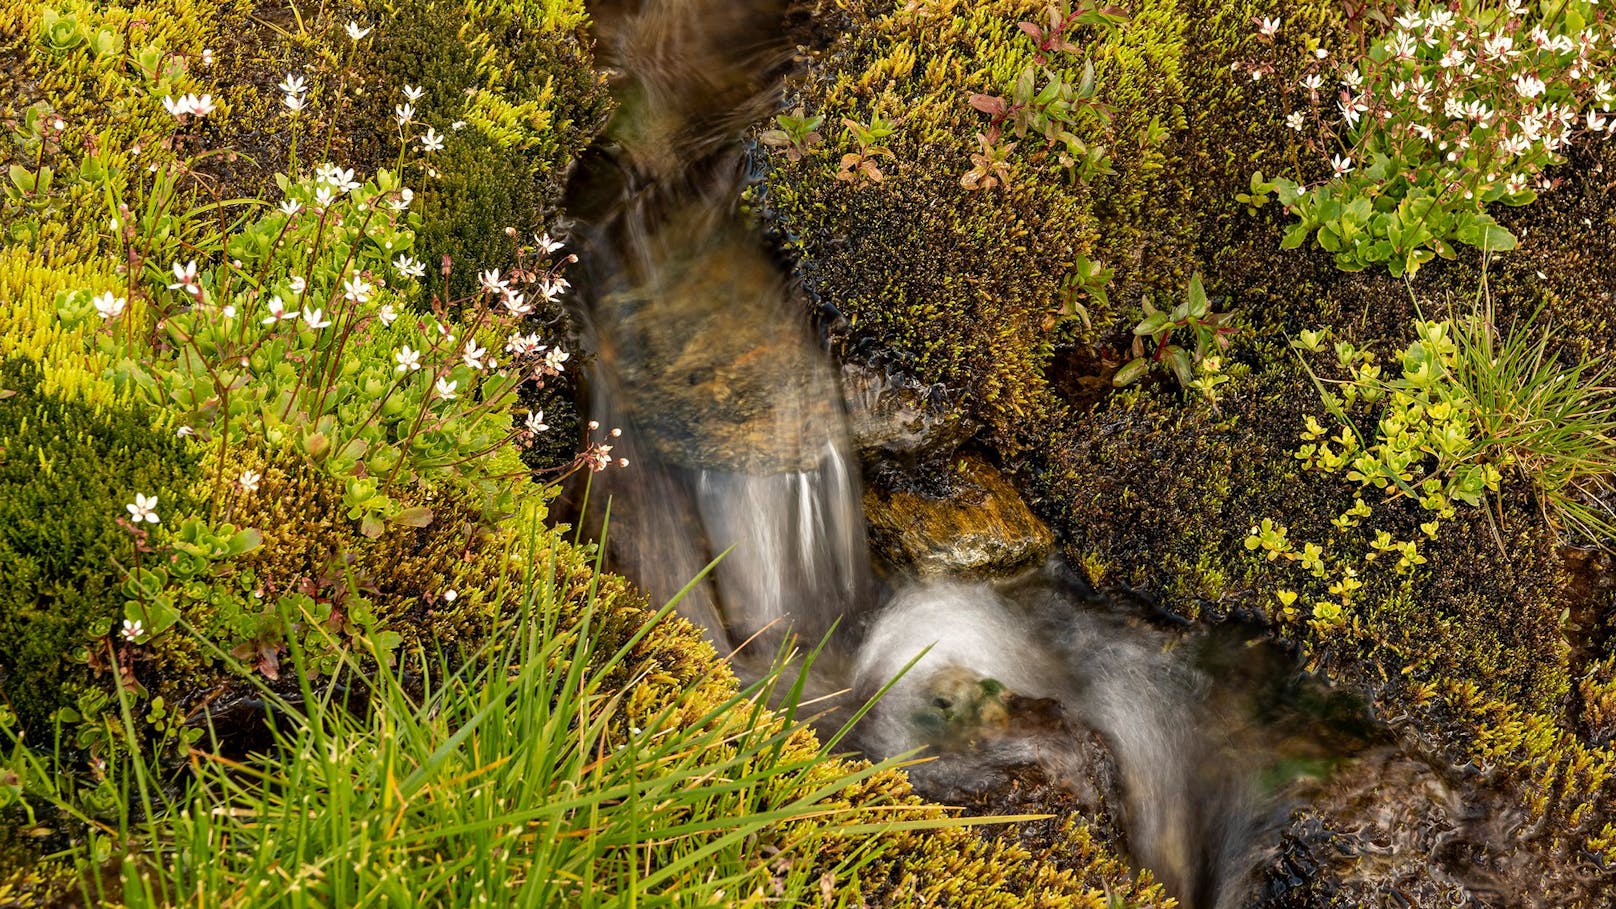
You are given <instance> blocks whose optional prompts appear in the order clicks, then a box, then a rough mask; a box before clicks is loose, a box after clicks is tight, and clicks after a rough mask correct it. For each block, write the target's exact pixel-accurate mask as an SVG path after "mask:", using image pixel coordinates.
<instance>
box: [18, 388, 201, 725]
mask: <svg viewBox="0 0 1616 909" xmlns="http://www.w3.org/2000/svg"><path fill="white" fill-rule="evenodd" d="M39 386H40V374H39V369H38V368H37V367H35V366H34V365H33V364H32V363H31V362H30V361H27V360H24V359H22V358H19V357H13V358H10V359H7V360H6V361H5V362H4V364H3V365H0V389H4V391H0V578H4V579H5V580H4V583H0V636H3V637H4V639H5V640H7V641H9V642H11V643H10V644H8V645H7V647H6V648H5V654H4V656H0V694H3V696H4V699H5V702H6V704H8V705H9V706H10V708H11V709H12V710H14V711H15V713H16V716H17V718H18V719H19V720H20V721H21V723H22V728H23V729H25V730H27V731H28V732H29V733H30V734H31V735H32V736H34V737H35V739H36V740H38V741H40V742H43V741H45V740H46V739H44V738H40V736H43V735H44V734H45V732H46V729H47V722H48V720H49V718H50V717H51V715H52V714H53V713H54V712H55V711H56V710H57V709H59V708H61V707H64V706H68V705H71V704H74V703H76V702H77V699H78V697H79V696H80V695H81V694H82V693H84V691H85V690H86V687H87V686H88V685H90V684H91V682H92V676H93V675H94V673H93V672H92V670H91V665H100V666H103V668H104V657H105V656H106V653H105V650H106V641H107V639H108V637H109V636H110V635H113V634H114V633H115V631H116V629H117V626H118V624H119V622H120V621H121V619H122V618H123V602H124V599H125V595H124V593H123V591H122V589H121V588H122V584H123V579H124V576H125V574H126V572H127V571H128V570H129V569H130V568H131V567H132V566H133V565H134V564H135V563H136V562H137V561H138V560H139V559H140V554H139V553H138V552H137V550H138V549H139V548H140V541H141V540H142V539H143V538H144V537H145V536H146V534H145V532H144V531H142V530H141V529H139V528H138V527H136V526H135V525H133V524H130V523H129V521H128V518H129V514H128V512H127V511H126V510H125V505H126V503H128V502H131V501H133V500H134V495H135V493H137V492H138V493H142V494H144V495H149V496H156V497H157V500H158V502H159V504H160V505H161V507H162V509H163V511H165V512H168V513H182V512H184V511H186V510H187V509H189V508H191V507H193V506H194V504H195V500H194V498H193V497H192V495H191V486H192V483H193V482H194V470H195V467H196V463H197V458H196V457H195V455H193V454H192V453H191V452H190V451H189V450H188V448H187V446H186V445H185V444H184V442H183V440H179V439H176V438H175V437H174V436H173V434H172V433H170V432H163V431H159V430H154V429H153V428H152V427H151V425H150V422H149V419H148V418H147V417H146V416H145V415H144V414H142V413H140V412H138V411H136V410H133V409H131V408H128V407H112V406H107V407H102V408H94V407H91V406H90V405H87V404H82V403H78V402H73V401H65V400H62V399H60V398H57V397H54V396H52V395H49V394H45V393H42V392H41V391H40V388H39Z"/></svg>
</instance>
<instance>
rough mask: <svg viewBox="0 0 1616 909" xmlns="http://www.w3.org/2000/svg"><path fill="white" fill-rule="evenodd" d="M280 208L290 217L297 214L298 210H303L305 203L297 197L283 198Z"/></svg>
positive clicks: (282, 212)
mask: <svg viewBox="0 0 1616 909" xmlns="http://www.w3.org/2000/svg"><path fill="white" fill-rule="evenodd" d="M280 210H281V214H283V215H285V216H286V217H288V218H290V217H291V216H293V215H295V214H297V213H298V212H300V211H302V210H303V203H302V202H299V201H297V200H296V199H282V200H281V204H280Z"/></svg>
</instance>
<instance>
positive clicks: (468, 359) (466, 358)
mask: <svg viewBox="0 0 1616 909" xmlns="http://www.w3.org/2000/svg"><path fill="white" fill-rule="evenodd" d="M487 354H488V349H487V348H484V347H478V346H477V341H476V339H472V340H470V341H467V342H466V349H465V350H463V351H461V353H460V359H461V360H462V361H463V362H464V363H465V364H466V365H467V366H469V367H471V368H472V369H476V370H480V369H482V368H483V357H485V356H487Z"/></svg>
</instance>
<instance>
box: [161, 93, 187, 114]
mask: <svg viewBox="0 0 1616 909" xmlns="http://www.w3.org/2000/svg"><path fill="white" fill-rule="evenodd" d="M163 110H166V111H168V112H169V113H170V114H172V115H173V116H175V117H183V116H185V115H186V114H188V113H190V112H191V102H190V96H188V95H181V96H180V98H179V100H178V101H176V100H174V96H173V95H164V96H163Z"/></svg>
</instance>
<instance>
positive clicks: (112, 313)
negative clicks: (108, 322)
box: [94, 290, 129, 319]
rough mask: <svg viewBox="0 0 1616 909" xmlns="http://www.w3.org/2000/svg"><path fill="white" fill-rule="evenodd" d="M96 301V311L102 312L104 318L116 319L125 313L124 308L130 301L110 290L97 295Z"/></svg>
mask: <svg viewBox="0 0 1616 909" xmlns="http://www.w3.org/2000/svg"><path fill="white" fill-rule="evenodd" d="M94 302H95V311H96V312H98V313H100V314H101V318H103V319H116V318H118V317H119V316H121V315H123V308H124V306H126V305H128V303H129V301H128V300H125V299H124V298H123V297H119V296H114V295H113V293H112V291H110V290H109V291H107V292H106V293H104V294H102V295H100V296H98V297H96V298H95V301H94Z"/></svg>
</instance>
